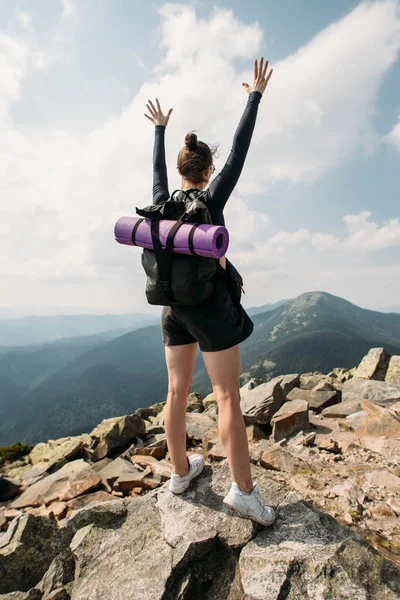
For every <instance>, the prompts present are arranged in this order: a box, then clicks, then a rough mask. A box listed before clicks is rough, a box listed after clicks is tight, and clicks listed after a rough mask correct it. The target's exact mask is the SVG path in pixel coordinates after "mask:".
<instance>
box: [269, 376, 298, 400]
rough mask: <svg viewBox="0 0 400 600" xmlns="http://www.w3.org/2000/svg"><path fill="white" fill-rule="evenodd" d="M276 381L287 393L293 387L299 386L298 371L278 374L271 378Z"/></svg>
mask: <svg viewBox="0 0 400 600" xmlns="http://www.w3.org/2000/svg"><path fill="white" fill-rule="evenodd" d="M271 381H274V382H276V381H277V382H278V383H279V384H280V386H281V388H282V389H283V391H284V393H285V394H286V395H287V394H288V393H289V392H290V391H291V390H292V389H293V388H295V387H300V375H299V374H298V373H289V374H288V375H278V376H277V377H274V378H273V379H271Z"/></svg>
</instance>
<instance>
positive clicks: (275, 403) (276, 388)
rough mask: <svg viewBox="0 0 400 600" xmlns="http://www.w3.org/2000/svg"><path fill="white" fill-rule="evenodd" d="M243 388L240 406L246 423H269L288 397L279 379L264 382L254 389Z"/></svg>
mask: <svg viewBox="0 0 400 600" xmlns="http://www.w3.org/2000/svg"><path fill="white" fill-rule="evenodd" d="M242 390H243V388H241V401H240V406H241V410H242V414H243V417H244V420H245V423H246V425H249V424H251V423H260V424H267V423H269V422H270V421H271V419H272V417H273V416H274V414H275V413H276V411H277V410H279V409H280V407H281V406H282V404H283V403H284V402H285V399H286V396H285V394H284V391H283V390H282V388H281V386H280V384H279V382H278V381H269V382H268V383H262V384H261V385H258V386H257V387H255V388H254V389H252V390H247V391H244V392H243V391H242Z"/></svg>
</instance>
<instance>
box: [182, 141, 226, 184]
mask: <svg viewBox="0 0 400 600" xmlns="http://www.w3.org/2000/svg"><path fill="white" fill-rule="evenodd" d="M217 148H218V146H211V147H210V146H209V145H208V144H206V143H205V142H200V141H198V140H197V135H196V134H195V133H194V132H193V131H189V133H187V134H186V136H185V145H184V146H183V148H181V150H180V151H179V154H178V169H179V171H180V172H181V173H182V176H183V177H185V178H186V179H188V180H189V181H190V182H191V183H202V182H204V181H205V180H204V178H203V173H204V171H205V170H206V169H208V167H210V166H211V165H212V164H213V157H214V155H215V154H216V151H217Z"/></svg>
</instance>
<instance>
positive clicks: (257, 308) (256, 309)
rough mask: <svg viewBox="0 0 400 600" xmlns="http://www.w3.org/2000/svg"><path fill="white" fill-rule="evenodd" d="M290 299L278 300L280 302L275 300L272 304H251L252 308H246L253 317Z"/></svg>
mask: <svg viewBox="0 0 400 600" xmlns="http://www.w3.org/2000/svg"><path fill="white" fill-rule="evenodd" d="M289 301H290V299H286V300H278V302H274V303H272V304H262V305H261V306H251V307H250V308H246V312H247V314H248V315H249V316H250V317H252V316H253V315H258V314H260V313H263V312H266V311H267V310H273V309H274V308H277V307H278V306H281V304H284V303H285V302H289Z"/></svg>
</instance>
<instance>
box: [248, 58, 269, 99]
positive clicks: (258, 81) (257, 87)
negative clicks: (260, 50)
mask: <svg viewBox="0 0 400 600" xmlns="http://www.w3.org/2000/svg"><path fill="white" fill-rule="evenodd" d="M263 61H264V57H263V56H262V57H261V60H260V66H258V62H257V59H255V61H254V81H253V85H252V87H250V86H249V84H248V83H242V85H243V86H244V88H245V89H246V92H247V93H248V94H250V92H261V94H263V93H264V90H265V88H266V87H267V85H268V81H269V80H270V77H271V75H272V72H273V69H271V70H270V72H269V73H268V77H267V78H265V76H266V74H267V69H268V61H266V63H265V65H264V69H263Z"/></svg>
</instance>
